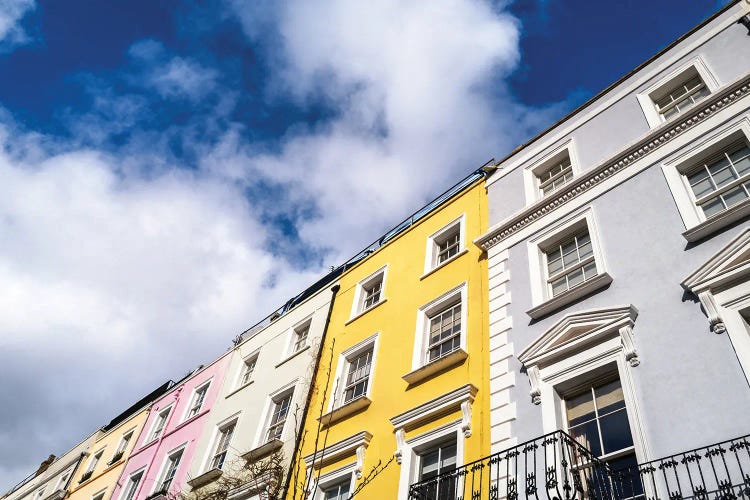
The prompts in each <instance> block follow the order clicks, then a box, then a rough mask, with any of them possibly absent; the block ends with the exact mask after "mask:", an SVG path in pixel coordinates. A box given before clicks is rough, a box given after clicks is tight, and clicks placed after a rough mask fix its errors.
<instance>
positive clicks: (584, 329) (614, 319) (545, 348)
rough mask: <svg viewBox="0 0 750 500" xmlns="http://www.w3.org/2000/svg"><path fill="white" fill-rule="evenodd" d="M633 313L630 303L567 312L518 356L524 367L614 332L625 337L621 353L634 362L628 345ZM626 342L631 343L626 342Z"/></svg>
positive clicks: (634, 359) (568, 353)
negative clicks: (624, 349) (623, 351)
mask: <svg viewBox="0 0 750 500" xmlns="http://www.w3.org/2000/svg"><path fill="white" fill-rule="evenodd" d="M637 316H638V310H637V309H636V308H635V306H633V305H627V306H617V307H608V308H604V309H591V310H588V311H581V312H574V313H570V314H567V315H565V316H563V317H562V318H561V319H560V320H559V321H558V322H557V323H555V324H554V325H552V326H551V327H550V328H549V329H548V330H547V331H546V332H544V333H543V334H542V335H541V336H540V337H539V338H537V339H536V340H535V341H534V342H532V343H531V344H530V345H529V346H528V347H527V348H526V349H524V350H523V351H522V352H521V353H520V354H519V355H518V359H519V360H520V361H521V363H523V364H524V365H525V366H526V367H527V369H528V368H529V367H532V366H537V365H539V364H544V363H545V362H547V361H551V360H553V359H556V358H559V357H561V356H566V355H570V354H572V353H573V352H575V351H579V350H582V349H584V348H586V347H587V346H589V345H591V344H593V343H596V342H600V341H601V340H602V339H603V337H605V336H611V335H613V334H614V335H620V336H623V337H627V339H625V338H623V346H624V347H625V348H626V353H625V355H626V358H627V359H629V360H630V361H631V364H633V365H635V364H637V355H636V353H635V348H634V347H632V330H631V329H632V327H633V324H634V323H635V318H636V317H637ZM628 343H629V344H631V345H630V346H628V345H626V344H628ZM628 347H630V348H629V349H628ZM628 351H632V352H628Z"/></svg>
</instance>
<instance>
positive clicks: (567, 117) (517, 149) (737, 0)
mask: <svg viewBox="0 0 750 500" xmlns="http://www.w3.org/2000/svg"><path fill="white" fill-rule="evenodd" d="M742 1H743V0H731V1H730V2H729V3H728V4H726V5H725V6H724V7H722V8H720V9H719V10H717V11H716V12H714V13H713V14H711V15H710V16H708V17H707V18H706V19H704V20H703V21H701V22H700V23H698V24H697V25H696V26H694V27H693V28H691V29H690V30H689V31H687V32H686V33H684V34H682V35H680V36H679V37H677V38H676V39H675V40H674V41H672V42H671V43H670V44H669V45H667V46H666V47H664V48H663V49H661V50H660V51H659V52H657V53H655V54H654V55H652V56H651V57H649V58H648V59H646V60H645V61H643V62H642V63H641V64H639V65H638V66H636V67H635V68H633V69H632V70H630V71H628V72H627V73H625V74H624V75H623V76H621V77H620V78H618V79H617V80H615V82H614V83H611V84H610V85H608V86H607V87H605V88H604V90H601V91H599V92H598V93H597V94H596V95H595V96H594V97H591V98H590V99H589V100H587V101H586V102H584V103H583V104H581V105H579V106H578V107H577V108H575V109H574V110H573V111H571V112H570V113H568V114H567V115H565V116H564V117H562V118H560V119H559V120H558V121H556V122H555V123H553V124H552V125H550V126H549V127H547V128H545V129H544V130H542V131H541V132H539V133H538V134H536V135H535V136H533V137H532V138H531V139H529V140H528V141H526V142H524V143H522V144H521V145H519V146H516V147H515V148H514V149H513V151H511V152H510V153H508V154H507V155H506V156H505V157H503V158H501V159H500V160H499V161H498V162H497V163H496V165H501V164H502V163H505V162H506V161H508V160H510V159H511V158H513V157H514V156H516V155H517V154H518V153H520V152H521V151H524V150H525V149H526V148H528V147H529V146H531V145H532V144H534V143H536V142H537V141H538V140H540V139H542V138H543V137H544V136H546V135H547V134H549V133H550V132H552V131H553V130H554V129H556V128H557V127H559V126H560V125H562V124H563V123H565V122H567V121H568V120H570V119H571V118H573V117H574V116H576V115H578V114H579V113H581V112H582V111H584V110H585V109H587V108H589V107H590V106H591V105H593V104H594V103H595V102H597V101H598V100H599V99H601V98H602V97H604V96H605V95H606V94H607V93H609V92H610V91H611V90H613V89H614V88H615V87H617V86H618V85H620V84H621V83H623V82H624V81H625V80H627V79H628V78H630V77H631V76H633V75H634V74H636V73H638V72H639V71H641V70H642V69H643V68H645V67H646V66H648V65H649V64H651V63H652V62H654V61H655V60H656V59H658V58H659V57H661V56H662V55H664V54H665V53H667V52H669V51H670V50H672V49H673V48H674V47H675V46H677V45H678V44H679V43H681V42H682V41H683V40H685V39H686V38H688V37H689V36H691V35H692V34H693V33H695V32H696V31H698V30H700V29H701V28H703V27H704V26H706V25H707V24H709V23H710V22H711V21H713V20H714V19H716V18H717V17H719V16H720V15H721V14H723V13H724V12H726V11H728V10H729V9H730V8H732V7H734V5H735V4H738V3H740V2H742ZM744 1H746V2H747V1H749V0H744Z"/></svg>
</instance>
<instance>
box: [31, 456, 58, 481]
mask: <svg viewBox="0 0 750 500" xmlns="http://www.w3.org/2000/svg"><path fill="white" fill-rule="evenodd" d="M54 461H55V456H54V455H51V454H50V456H49V457H47V460H44V461H43V462H42V463H41V464H39V468H38V469H37V470H36V472H35V473H34V477H37V476H38V475H39V474H41V473H42V472H44V471H46V470H47V469H48V468H49V466H50V465H51V464H52V462H54Z"/></svg>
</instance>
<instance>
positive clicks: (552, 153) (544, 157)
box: [523, 138, 580, 205]
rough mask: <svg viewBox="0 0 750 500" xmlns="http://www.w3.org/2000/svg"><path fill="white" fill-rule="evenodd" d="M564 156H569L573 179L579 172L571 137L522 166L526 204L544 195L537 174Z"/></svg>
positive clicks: (573, 142)
mask: <svg viewBox="0 0 750 500" xmlns="http://www.w3.org/2000/svg"><path fill="white" fill-rule="evenodd" d="M564 156H568V158H570V165H571V168H572V170H573V181H574V180H575V177H577V176H578V174H579V173H580V164H579V161H578V153H577V150H576V147H575V139H573V138H568V139H567V140H565V141H564V142H563V143H562V144H559V145H557V146H556V147H554V148H552V149H550V150H549V151H547V152H545V153H542V154H541V155H540V157H539V158H538V159H535V160H533V161H532V162H531V163H529V164H528V165H526V166H525V167H523V185H524V192H525V194H526V204H527V205H530V204H531V203H534V202H535V201H537V200H540V199H542V198H543V197H544V196H542V192H541V190H540V189H539V174H540V173H542V172H543V171H545V170H547V169H548V168H550V167H551V166H552V164H553V163H557V162H559V161H560V160H561V159H562V158H563V157H564ZM550 194H551V193H550Z"/></svg>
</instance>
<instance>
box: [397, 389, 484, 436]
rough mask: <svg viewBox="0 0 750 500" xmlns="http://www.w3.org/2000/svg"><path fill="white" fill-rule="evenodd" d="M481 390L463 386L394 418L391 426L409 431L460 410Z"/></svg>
mask: <svg viewBox="0 0 750 500" xmlns="http://www.w3.org/2000/svg"><path fill="white" fill-rule="evenodd" d="M478 390H479V389H477V387H475V386H474V385H472V384H466V385H463V386H461V387H459V388H457V389H454V390H452V391H450V392H448V393H445V394H443V395H442V396H438V397H437V398H435V399H432V400H430V401H427V402H426V403H423V404H421V405H419V406H416V407H414V408H412V409H410V410H407V411H405V412H403V413H400V414H398V415H396V416H395V417H392V418H391V419H390V420H391V424H393V428H394V430H397V429H399V428H405V429H407V430H409V429H411V428H412V427H414V426H416V425H417V424H419V423H420V422H423V421H425V420H432V419H435V418H437V417H438V416H440V415H441V414H443V413H445V412H446V411H452V410H454V409H457V408H460V406H461V403H463V402H464V401H468V402H473V401H474V397H475V396H476V394H477V392H478Z"/></svg>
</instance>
